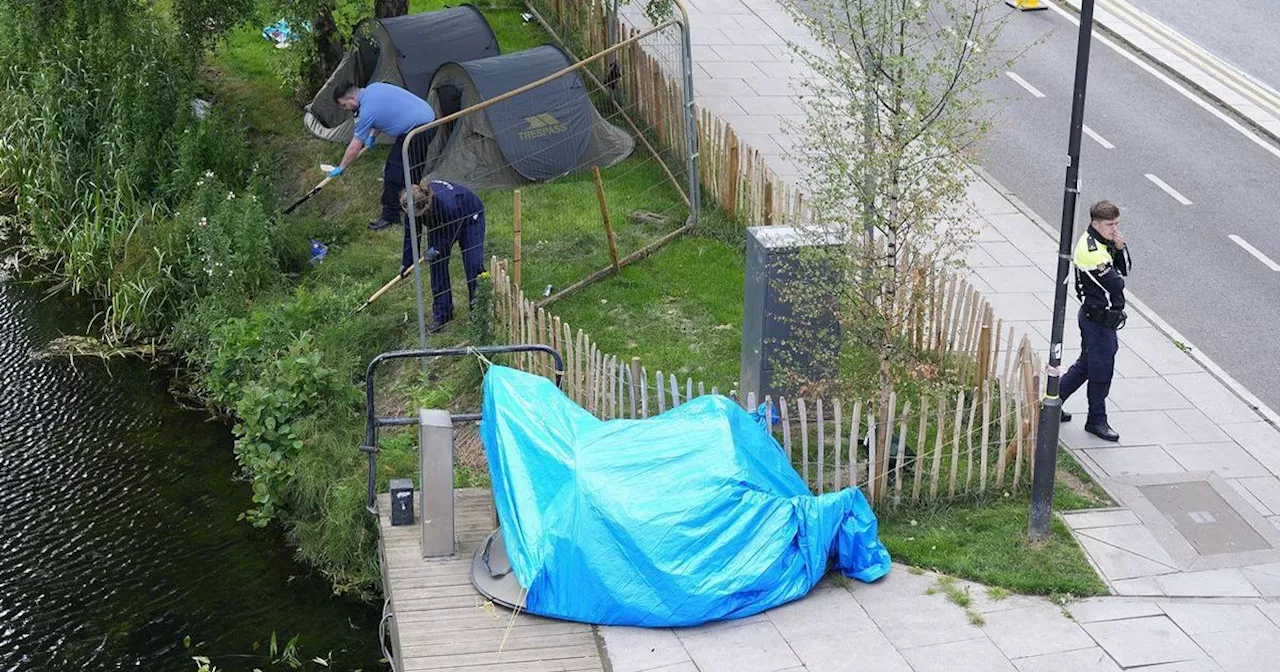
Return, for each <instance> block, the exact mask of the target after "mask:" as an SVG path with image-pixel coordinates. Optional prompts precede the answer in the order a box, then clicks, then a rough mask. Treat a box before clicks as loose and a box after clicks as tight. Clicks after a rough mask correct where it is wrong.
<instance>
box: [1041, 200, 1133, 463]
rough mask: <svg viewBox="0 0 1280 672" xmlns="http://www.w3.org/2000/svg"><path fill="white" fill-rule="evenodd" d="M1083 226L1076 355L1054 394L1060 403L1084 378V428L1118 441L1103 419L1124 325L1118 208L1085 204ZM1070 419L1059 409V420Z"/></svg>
mask: <svg viewBox="0 0 1280 672" xmlns="http://www.w3.org/2000/svg"><path fill="white" fill-rule="evenodd" d="M1089 219H1090V222H1089V230H1088V231H1086V232H1085V234H1084V235H1083V236H1081V237H1080V241H1079V242H1078V243H1076V249H1075V255H1074V261H1075V267H1076V296H1077V297H1079V299H1080V304H1081V305H1080V313H1079V315H1078V317H1077V321H1078V322H1079V324H1080V358H1079V359H1077V360H1076V363H1075V364H1072V365H1071V368H1070V369H1068V370H1067V372H1066V373H1065V374H1063V376H1062V380H1061V381H1060V383H1061V387H1060V388H1059V394H1060V395H1061V396H1062V400H1063V401H1064V402H1065V401H1066V400H1067V397H1070V396H1071V393H1073V392H1075V391H1076V390H1078V389H1079V388H1080V386H1081V385H1082V384H1084V383H1085V382H1086V381H1088V388H1087V391H1088V395H1089V418H1088V420H1086V421H1085V425H1084V431H1086V432H1089V433H1090V434H1093V435H1095V436H1098V437H1100V438H1102V439H1106V440H1107V441H1119V440H1120V434H1119V433H1117V432H1116V430H1114V429H1112V428H1111V425H1109V424H1108V423H1107V393H1108V392H1110V390H1111V375H1112V373H1113V372H1114V370H1115V363H1116V350H1117V349H1118V348H1119V339H1118V338H1117V337H1116V332H1117V331H1118V330H1120V329H1121V328H1122V327H1124V322H1125V318H1126V315H1125V312H1124V278H1125V276H1127V275H1129V269H1130V268H1132V265H1133V262H1132V260H1131V259H1130V258H1129V248H1128V247H1127V246H1126V245H1125V240H1124V235H1123V234H1121V233H1120V229H1119V224H1120V208H1117V207H1116V206H1115V205H1114V204H1112V203H1111V202H1110V201H1098V202H1097V203H1094V204H1093V207H1091V208H1089ZM1070 419H1071V414H1070V413H1066V412H1064V413H1063V414H1062V421H1063V422H1066V421H1069V420H1070Z"/></svg>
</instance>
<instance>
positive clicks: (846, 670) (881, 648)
mask: <svg viewBox="0 0 1280 672" xmlns="http://www.w3.org/2000/svg"><path fill="white" fill-rule="evenodd" d="M787 643H788V644H790V646H791V650H792V651H793V652H794V653H795V654H796V656H797V657H798V658H799V659H800V660H801V662H803V663H804V665H805V667H806V668H807V669H809V670H812V671H813V672H864V671H865V670H876V672H911V667H910V666H909V665H908V664H907V661H906V659H905V658H903V657H902V654H901V653H899V652H898V650H897V649H896V648H894V646H893V644H891V643H890V642H889V640H888V638H886V637H885V636H884V634H883V633H881V632H880V631H879V630H876V629H872V630H864V631H862V632H859V633H858V634H857V635H856V636H852V637H830V636H827V635H805V636H802V637H795V638H788V640H787Z"/></svg>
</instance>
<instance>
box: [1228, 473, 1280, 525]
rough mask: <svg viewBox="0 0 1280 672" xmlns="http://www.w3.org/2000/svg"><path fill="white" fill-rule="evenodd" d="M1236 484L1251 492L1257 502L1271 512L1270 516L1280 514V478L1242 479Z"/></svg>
mask: <svg viewBox="0 0 1280 672" xmlns="http://www.w3.org/2000/svg"><path fill="white" fill-rule="evenodd" d="M1236 482H1237V483H1239V484H1240V485H1242V486H1244V487H1245V488H1246V489H1248V490H1249V493H1250V494H1252V495H1253V496H1254V498H1255V499H1257V501H1258V502H1259V503H1260V504H1262V506H1264V507H1266V508H1267V510H1268V511H1269V512H1270V513H1269V514H1268V515H1275V514H1280V478H1276V477H1275V476H1262V477H1259V478H1240V479H1236Z"/></svg>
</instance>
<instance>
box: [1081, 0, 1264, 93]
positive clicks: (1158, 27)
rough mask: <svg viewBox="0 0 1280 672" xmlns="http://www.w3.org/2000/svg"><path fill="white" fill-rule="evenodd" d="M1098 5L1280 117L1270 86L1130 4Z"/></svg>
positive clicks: (1111, 0) (1105, 1) (1109, 0)
mask: <svg viewBox="0 0 1280 672" xmlns="http://www.w3.org/2000/svg"><path fill="white" fill-rule="evenodd" d="M1099 4H1100V5H1101V6H1102V7H1103V8H1105V9H1106V10H1108V11H1110V12H1111V13H1112V14H1115V15H1116V17H1118V18H1120V19H1122V20H1125V21H1126V22H1128V23H1129V24H1130V25H1132V26H1133V27H1134V28H1136V29H1137V30H1139V31H1141V32H1142V33H1143V34H1144V35H1146V36H1147V37H1149V38H1151V39H1152V40H1154V41H1156V42H1157V43H1159V44H1160V45H1161V46H1163V47H1165V48H1167V49H1169V50H1170V51H1173V52H1175V53H1176V54H1178V55H1179V56H1181V57H1182V58H1184V59H1186V60H1187V61H1188V62H1191V63H1192V64H1194V65H1197V66H1199V67H1200V68H1201V69H1202V70H1204V71H1205V72H1206V73H1207V74H1208V75H1210V76H1211V77H1214V78H1215V79H1217V80H1218V81H1219V82H1220V83H1222V84H1223V85H1225V86H1227V87H1228V88H1230V89H1232V90H1233V91H1235V92H1236V93H1238V94H1240V95H1241V96H1244V97H1245V98H1248V99H1249V100H1250V101H1252V102H1253V103H1254V104H1256V105H1258V106H1259V107H1262V108H1264V109H1266V110H1268V111H1270V112H1271V113H1273V114H1277V115H1280V94H1278V93H1276V92H1275V91H1273V90H1272V89H1271V88H1270V87H1268V86H1266V85H1265V84H1262V83H1259V82H1257V81H1255V80H1254V79H1252V78H1251V77H1249V76H1248V75H1246V74H1244V73H1242V72H1241V71H1240V70H1238V69H1237V68H1235V67H1234V66H1232V65H1230V64H1228V63H1226V62H1224V61H1222V60H1221V59H1219V58H1217V57H1216V56H1213V55H1212V54H1209V53H1208V52H1206V51H1205V50H1204V49H1203V48H1201V47H1199V46H1198V45H1196V44H1195V43H1193V42H1191V41H1190V40H1188V39H1187V38H1185V37H1183V36H1182V35H1180V34H1178V33H1177V32H1175V31H1173V30H1172V29H1170V28H1167V27H1165V26H1163V24H1160V23H1158V22H1156V21H1155V20H1154V19H1151V18H1149V17H1147V16H1146V15H1145V14H1143V13H1142V12H1140V11H1138V10H1137V9H1135V8H1134V7H1133V6H1132V5H1130V4H1129V3H1127V2H1124V0H1100V2H1099Z"/></svg>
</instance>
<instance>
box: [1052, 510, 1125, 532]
mask: <svg viewBox="0 0 1280 672" xmlns="http://www.w3.org/2000/svg"><path fill="white" fill-rule="evenodd" d="M1062 519H1063V520H1065V521H1066V523H1067V526H1068V527H1070V528H1071V529H1073V530H1087V529H1089V528H1091V527H1115V526H1116V525H1141V524H1142V521H1141V520H1138V517H1137V516H1135V515H1133V512H1132V511H1129V510H1128V509H1111V510H1108V511H1082V512H1073V511H1064V512H1062Z"/></svg>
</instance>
